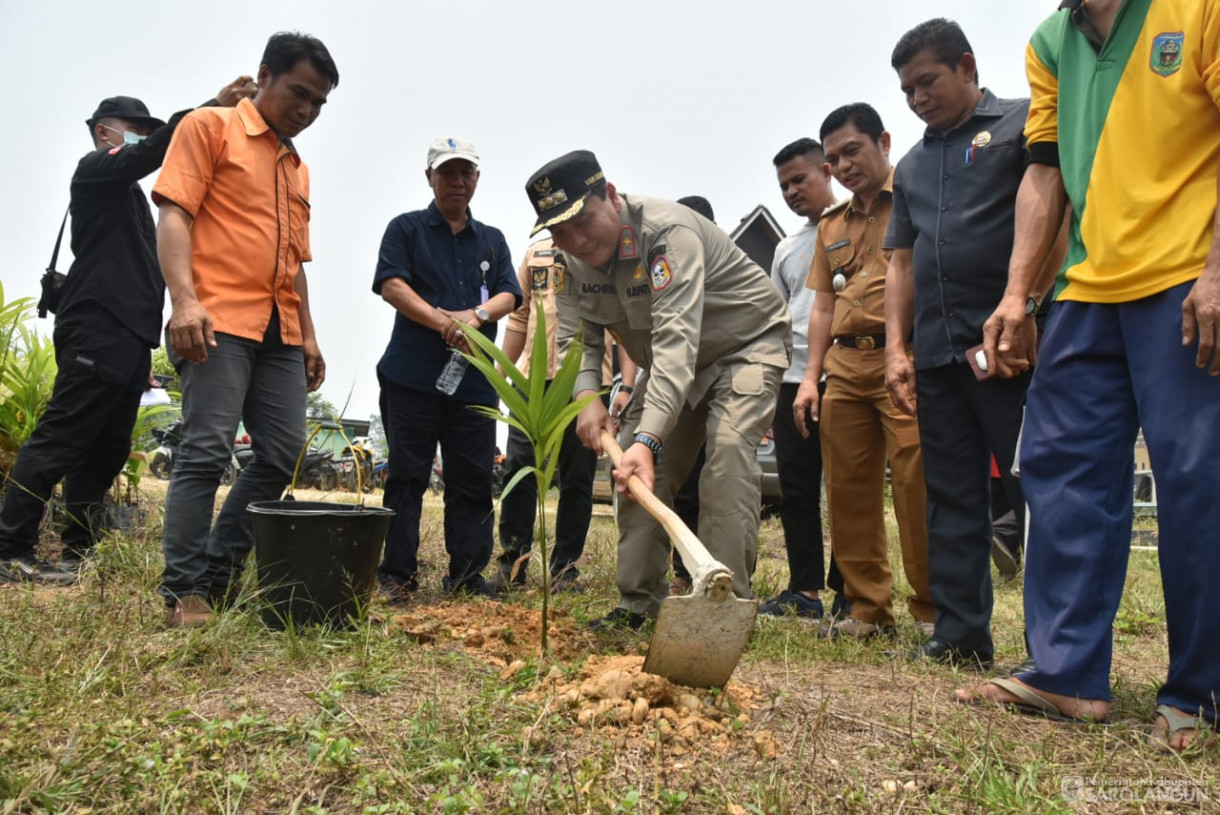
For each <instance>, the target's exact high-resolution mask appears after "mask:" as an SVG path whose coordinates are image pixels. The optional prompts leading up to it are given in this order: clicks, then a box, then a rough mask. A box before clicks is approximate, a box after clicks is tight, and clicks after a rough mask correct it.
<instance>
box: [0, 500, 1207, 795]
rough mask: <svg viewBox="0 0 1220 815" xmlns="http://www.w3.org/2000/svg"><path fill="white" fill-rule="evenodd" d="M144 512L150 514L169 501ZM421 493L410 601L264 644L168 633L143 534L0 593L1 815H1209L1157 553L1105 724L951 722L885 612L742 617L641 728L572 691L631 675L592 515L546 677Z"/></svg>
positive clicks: (1015, 608)
mask: <svg viewBox="0 0 1220 815" xmlns="http://www.w3.org/2000/svg"><path fill="white" fill-rule="evenodd" d="M146 501H147V503H148V505H149V506H150V507H153V508H154V511H153V513H152V514H153V515H154V516H155V515H156V512H157V510H155V507H157V506H159V497H158V496H157V495H156V494H155V493H149V494H147V495H146ZM427 502H428V503H427V506H426V511H425V519H424V524H423V527H424V541H425V543H424V547H423V549H424V551H423V559H424V561H425V562H426V564H427V565H426V568H425V571H424V573H423V582H424V588H423V590H422V591H421V592H420V594H421V596H420V598H419V599H418V600H416V601H415V602H413V603H412V604H411V605H409V606H407V607H405V608H391V607H388V606H386V605H384V604H383V603H382V602H380V601H377V602H376V603H375V604H374V606H373V607H372V608H371V610H370V613H369V615H368V619H367V620H366V621H365V622H364V623H363V624H361V625H359V626H358V627H356V628H354V629H353V630H346V631H335V630H309V631H297V632H292V631H290V632H271V631H269V630H267V629H266V628H265V627H264V626H263V625H262V624H261V622H260V621H259V616H258V613H257V612H258V609H257V605H258V604H257V597H256V594H257V593H256V592H254V591H253V587H252V586H249V585H248V587H247V588H248V589H249V591H248V592H247V599H246V600H243V601H242V602H240V603H239V604H238V607H237V608H236V609H235V610H233V611H231V612H229V613H227V614H224V615H223V616H221V617H220V618H219V619H218V620H217V621H216V622H215V623H214V624H213V625H211V626H210V627H208V628H206V629H202V630H197V631H181V630H178V631H165V630H162V629H161V627H160V623H161V618H162V614H163V606H162V603H161V600H160V598H159V597H158V596H157V594H156V592H155V588H156V585H157V581H158V578H159V576H160V569H161V562H160V552H159V537H158V529H159V521H157V520H156V519H155V518H154V520H152V521H150V523H149V528H148V529H146V530H144V531H141V532H138V533H135V534H133V535H131V536H128V537H116V538H114V539H112V540H110V541H108V542H107V543H106V544H105V545H104V547H103V548H102V551H101V552H100V556H99V558H98V560H97V562H96V564H95V565H94V566H92V567H91V568H90V569H89V570H88V572H87V573H86V575H85V578H84V580H83V582H82V583H81V585H80V586H79V587H76V588H73V589H45V588H40V587H28V586H23V587H15V588H14V587H9V588H5V589H0V812H3V813H8V812H55V813H83V812H112V813H143V812H182V813H203V812H208V813H238V812H242V813H269V812H283V813H324V812H331V813H398V812H489V813H543V812H596V813H619V812H622V813H635V812H639V813H655V812H661V813H676V812H684V813H685V812H691V813H704V812H706V813H733V814H734V815H738V814H740V813H806V812H819V813H820V812H824V811H829V812H877V813H897V812H916V813H930V812H986V813H993V812H996V813H998V812H1030V813H1054V812H1076V811H1082V812H1095V811H1103V812H1104V811H1115V812H1129V811H1130V812H1182V811H1218V810H1220V803H1218V802H1220V789H1217V788H1216V787H1215V784H1214V782H1215V778H1216V776H1217V769H1218V768H1220V761H1218V758H1220V751H1218V750H1217V748H1216V746H1215V744H1214V742H1215V740H1213V744H1212V745H1210V746H1208V747H1205V748H1203V749H1200V750H1196V751H1194V752H1193V753H1190V754H1187V755H1184V756H1166V755H1161V754H1159V753H1157V752H1155V751H1153V750H1151V749H1149V748H1148V747H1146V746H1145V744H1144V736H1145V730H1146V727H1147V726H1148V724H1150V723H1151V721H1152V718H1153V708H1154V706H1155V702H1154V693H1155V690H1156V687H1157V684H1158V681H1159V680H1160V678H1161V677H1162V676H1163V675H1164V666H1165V662H1166V638H1165V625H1164V612H1163V603H1162V601H1161V596H1160V593H1161V589H1160V578H1159V572H1158V570H1157V563H1156V556H1155V553H1150V552H1143V551H1139V552H1133V554H1132V557H1131V564H1130V570H1129V573H1128V577H1127V590H1126V594H1125V597H1124V601H1123V606H1122V609H1121V611H1120V613H1119V616H1118V619H1117V620H1116V622H1115V630H1114V639H1115V658H1114V672H1113V686H1114V711H1113V719H1112V721H1113V724H1112V725H1110V726H1108V727H1099V726H1071V725H1063V724H1053V723H1048V722H1045V721H1042V720H1035V719H1029V718H1022V717H1018V716H1014V715H1011V714H1007V713H1004V712H1002V711H999V710H997V709H993V708H973V707H965V706H962V705H958V704H955V703H954V702H953V701H952V699H951V692H952V691H953V689H954V688H956V687H959V686H960V685H961V684H963V683H964V682H969V681H971V678H972V676H971V675H969V674H957V673H954V672H953V671H951V670H949V669H945V668H929V667H922V666H912V665H910V664H909V663H907V662H906V661H905V660H904V659H902V658H901V657H900V656H897V655H896V654H895V653H894V652H905V651H906V650H909V649H910V648H912V647H914V646H915V645H916V642H917V641H916V639H915V636H914V633H913V631H912V628H911V624H910V619H909V617H906V616H905V612H904V611H902V610H901V609H902V608H903V604H902V602H901V600H900V599H899V600H898V601H897V602H896V607H897V608H898V609H900V611H899V618H900V624H901V630H902V632H903V633H902V634H901V636H900V638H899V639H898V640H897V641H895V642H893V643H889V642H875V643H872V644H859V643H854V642H850V643H844V642H832V641H829V640H827V639H825V638H824V637H823V636H820V635H819V633H818V629H817V628H816V627H814V626H812V625H809V624H806V623H803V622H800V621H795V620H770V619H760V621H759V623H758V625H757V627H756V630H755V633H754V638H753V640H752V643H751V645H750V648H749V649H748V651H747V653H746V655H745V658H744V659H743V661H742V663H741V664H740V666H739V668H738V670H737V672H736V674H735V675H734V680H733V682H732V683H730V685H729V687H728V689H726V691H725V692H724V693H723V694H714V695H712V696H710V697H708V698H706V699H704V700H702V702H701V700H700V699H699V698H695V699H694V700H693V701H691V700H690V697H689V696H684V697H681V698H678V697H676V696H675V698H674V701H673V702H672V703H670V704H671V707H672V709H671V708H666V710H667V711H669V712H668V713H664V712H662V711H660V710H659V707H658V708H653V709H652V712H650V713H648V715H647V716H646V717H645V718H644V720H643V721H642V723H632V720H631V718H630V716H629V715H628V713H629V712H630V711H627V712H624V713H622V715H620V714H619V713H616V712H615V710H616V709H617V708H614V707H613V704H611V705H610V706H606V705H605V704H604V703H598V706H597V707H596V709H595V708H594V707H592V706H591V704H592V703H591V702H589V700H590V699H595V698H596V693H595V691H594V690H593V689H591V684H590V683H593V684H596V683H597V682H600V681H601V680H602V679H604V678H605V677H606V676H619V674H616V673H614V671H613V670H609V669H606V670H603V669H604V668H606V666H628V665H631V664H636V663H638V658H639V655H640V654H641V653H642V652H643V650H644V648H645V646H646V643H647V638H646V637H643V636H640V637H632V636H610V637H594V636H592V635H590V634H588V633H586V632H585V631H584V630H583V626H581V625H580V623H581V622H582V621H584V620H587V619H590V618H593V617H595V616H598V615H600V614H602V613H605V612H606V611H607V610H609V609H610V608H612V607H613V606H614V604H615V601H616V598H617V593H616V591H615V588H614V550H615V540H616V533H615V529H614V525H613V519H612V518H611V517H610V516H609V515H608V508H605V507H599V508H598V510H597V514H596V516H595V517H594V519H593V526H592V529H591V532H590V535H589V539H588V546H587V549H586V554H585V558H584V560H583V561H582V564H581V567H582V578H583V579H584V580H585V581H586V582H587V583H588V586H589V590H588V592H587V593H585V594H584V595H580V596H564V597H561V598H559V599H558V600H557V601H556V602H555V604H554V605H555V613H554V617H553V625H552V632H553V633H552V636H553V640H554V656H553V659H552V660H550V661H542V660H540V659H539V654H538V653H537V648H536V644H535V643H536V640H535V634H536V631H535V630H534V629H535V628H536V624H537V616H538V612H537V608H538V607H539V604H540V593H539V591H538V590H537V588H536V587H534V588H533V589H532V590H529V591H526V592H522V593H519V594H516V595H514V597H513V598H512V599H511V600H510V601H509V602H508V603H495V602H490V601H486V600H467V601H464V602H457V601H452V600H449V599H446V598H445V597H443V596H442V595H441V593H440V589H439V585H440V575H441V571H440V570H441V565H442V563H443V558H444V553H443V542H442V540H441V535H440V530H441V515H440V504H439V500H438V499H435V498H433V497H431V496H429V497H428V499H427ZM761 551H762V557H761V561H760V564H759V568H758V572H757V575H756V577H755V585H756V589H757V591H758V593H759V594H760V595H769V594H771V593H773V592H775V591H777V590H779V589H780V588H782V587H783V586H784V584H785V582H786V574H787V567H786V562H785V560H784V554H783V544H782V537H781V534H780V527H779V524H778V521H777V520H768V521H766V522H765V523H764V529H763V534H762V542H761ZM895 556H896V553H895ZM895 562H897V559H895ZM537 574H538V569H537V568H536V567H535V568H533V569H532V570H531V580H536V578H537ZM906 590H907V589H906V587H905V585H904V584H902V583H901V579H899V585H898V587H897V588H896V592H897V593H899V594H902V593H903V592H905V591H906ZM250 598H253V599H250ZM996 601H997V602H996V606H997V607H996V615H995V622H994V630H995V634H996V642H997V647H998V649H999V650H998V654H997V663H998V664H999V665H1000V666H1001V667H1012V666H1014V665H1016V664H1017V663H1019V662H1020V661H1021V659H1022V658H1023V656H1024V654H1023V646H1022V624H1021V584H1020V582H1019V579H1018V580H1017V581H1013V582H1009V583H1005V584H1000V585H999V586H998V587H997V591H996ZM599 671H600V673H599ZM622 675H623V676H626V675H627V672H626V669H625V668H624V671H623V672H622ZM635 681H637V682H638V681H640V680H638V679H637V680H635ZM661 690H662V691H663V692H664V693H666V694H667V693H668V690H666V689H661ZM688 702H689V703H690V705H691V710H692V711H693V710H694V709H696V708H698V709H699V711H701V712H700V713H699V714H698V715H696V714H695V713H691V714H690V716H687V715H686V713H687V711H686V710H684V709H683V705H686V704H687V703H688ZM618 704H619V705H620V707H621V706H622V705H623V704H626V703H622V702H621V701H620V702H619V703H618ZM636 704H637V705H639V704H641V703H639V702H637V703H636ZM659 704H660V703H658V706H659ZM701 704H703V705H704V706H703V707H700V705H701ZM630 707H631V706H630V705H629V704H627V705H626V708H623V710H624V711H626V709H627V708H630ZM645 707H647V706H645ZM675 711H676V712H675ZM670 713H672V714H673V715H672V716H670ZM637 718H639V717H637ZM671 724H672V725H673V726H670V725H671ZM1072 777H1080V778H1081V779H1083V782H1081V783H1084V784H1085V785H1086V786H1085V788H1084V790H1085V794H1086V795H1087V796H1091V797H1092V798H1096V795H1095V794H1094V793H1098V792H1107V793H1109V794H1114V791H1115V789H1116V788H1117V787H1116V785H1120V784H1123V783H1126V784H1128V785H1144V786H1137V787H1126V788H1125V789H1126V792H1122V793H1120V794H1116V795H1114V797H1116V798H1120V799H1124V798H1125V799H1126V800H1118V801H1116V802H1102V801H1097V800H1088V799H1087V798H1086V800H1085V801H1084V802H1083V803H1074V802H1073V801H1072V800H1070V798H1072V797H1073V795H1074V794H1075V793H1074V790H1077V789H1079V787H1074V786H1072V785H1073V783H1076V782H1073V781H1072V780H1071V779H1072ZM1090 784H1092V785H1093V786H1089V785H1090ZM1106 784H1108V785H1110V786H1108V787H1106V786H1101V785H1106ZM1065 785H1067V786H1066V787H1065ZM1171 785H1177V786H1176V787H1174V786H1171ZM1065 789H1066V790H1067V791H1068V792H1067V795H1066V796H1065V794H1064V791H1065ZM1174 790H1177V796H1178V800H1177V801H1176V802H1175V801H1173V800H1168V801H1165V800H1151V798H1152V797H1154V796H1157V795H1159V796H1160V797H1162V798H1172V797H1173V796H1172V795H1168V794H1167V793H1170V792H1173V791H1174ZM1135 795H1138V796H1139V798H1140V800H1133V796H1135ZM1183 799H1186V800H1183Z"/></svg>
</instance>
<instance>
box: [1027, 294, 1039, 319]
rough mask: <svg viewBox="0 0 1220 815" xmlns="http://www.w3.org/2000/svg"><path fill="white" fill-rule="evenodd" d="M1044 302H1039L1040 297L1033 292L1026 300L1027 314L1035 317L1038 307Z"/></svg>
mask: <svg viewBox="0 0 1220 815" xmlns="http://www.w3.org/2000/svg"><path fill="white" fill-rule="evenodd" d="M1041 305H1042V304H1041V303H1039V302H1038V298H1037V297H1034V296H1033V295H1032V294H1031V295H1030V296H1029V297H1028V298H1027V299H1026V300H1025V316H1026V317H1033V316H1034V315H1035V314H1037V313H1038V308H1039V306H1041Z"/></svg>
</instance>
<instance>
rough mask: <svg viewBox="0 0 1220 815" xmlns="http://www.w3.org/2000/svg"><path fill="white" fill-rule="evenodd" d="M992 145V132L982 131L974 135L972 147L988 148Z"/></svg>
mask: <svg viewBox="0 0 1220 815" xmlns="http://www.w3.org/2000/svg"><path fill="white" fill-rule="evenodd" d="M989 144H991V131H990V130H980V131H979V132H978V133H976V134H974V139H973V140H972V141H971V142H970V146H971V147H986V146H987V145H989Z"/></svg>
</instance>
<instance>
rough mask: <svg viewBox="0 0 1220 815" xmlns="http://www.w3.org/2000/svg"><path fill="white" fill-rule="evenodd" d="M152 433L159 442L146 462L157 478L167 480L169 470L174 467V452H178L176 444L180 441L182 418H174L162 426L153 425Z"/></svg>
mask: <svg viewBox="0 0 1220 815" xmlns="http://www.w3.org/2000/svg"><path fill="white" fill-rule="evenodd" d="M152 435H153V438H155V439H156V440H157V441H158V442H159V444H158V445H157V449H156V450H154V451H153V454H152V458H151V459H150V460H149V462H148V469H149V472H151V473H152V474H153V475H155V476H156V477H157V478H159V479H161V480H162V481H167V480H169V474H170V472H171V471H173V469H174V454H175V453H177V452H178V445H179V444H181V443H182V420H181V419H175V420H174V421H173V422H171V423H170V424H169V425H168V426H167V427H164V428H161V427H154V428H153V429H152Z"/></svg>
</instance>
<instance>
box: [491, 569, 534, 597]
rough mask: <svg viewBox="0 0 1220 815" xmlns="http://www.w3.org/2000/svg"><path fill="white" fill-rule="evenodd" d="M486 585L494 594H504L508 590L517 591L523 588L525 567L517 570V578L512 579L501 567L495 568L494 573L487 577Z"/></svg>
mask: <svg viewBox="0 0 1220 815" xmlns="http://www.w3.org/2000/svg"><path fill="white" fill-rule="evenodd" d="M487 585H488V586H489V587H491V590H492V591H493V592H495V593H496V594H506V593H507V592H510V591H518V590H520V589H523V588H525V569H524V568H522V569H518V570H517V578H516V579H515V580H512V579H510V578H509V572H508V571H506V570H505V569H503V568H501V569H498V570H496V573H495V574H493V575H492V576H491V577H489V578H487Z"/></svg>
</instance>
